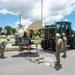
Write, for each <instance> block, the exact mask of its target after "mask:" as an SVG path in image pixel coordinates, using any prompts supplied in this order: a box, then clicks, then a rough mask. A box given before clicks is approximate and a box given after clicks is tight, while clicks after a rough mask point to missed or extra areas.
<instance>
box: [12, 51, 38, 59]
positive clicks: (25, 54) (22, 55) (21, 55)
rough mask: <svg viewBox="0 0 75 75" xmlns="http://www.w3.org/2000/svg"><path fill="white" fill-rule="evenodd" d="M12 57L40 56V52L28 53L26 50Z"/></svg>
mask: <svg viewBox="0 0 75 75" xmlns="http://www.w3.org/2000/svg"><path fill="white" fill-rule="evenodd" d="M11 57H14V58H17V57H39V54H37V53H32V52H29V53H28V54H27V53H26V52H24V53H19V54H17V55H13V56H11Z"/></svg>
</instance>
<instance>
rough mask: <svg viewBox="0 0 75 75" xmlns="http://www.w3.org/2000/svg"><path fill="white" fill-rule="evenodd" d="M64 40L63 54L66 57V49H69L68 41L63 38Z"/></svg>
mask: <svg viewBox="0 0 75 75" xmlns="http://www.w3.org/2000/svg"><path fill="white" fill-rule="evenodd" d="M62 40H63V53H64V55H63V56H66V49H67V42H68V39H67V38H66V37H65V36H63V38H62Z"/></svg>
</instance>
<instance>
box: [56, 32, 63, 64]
mask: <svg viewBox="0 0 75 75" xmlns="http://www.w3.org/2000/svg"><path fill="white" fill-rule="evenodd" d="M62 47H63V41H62V39H61V38H60V34H59V33H56V54H55V56H56V62H55V64H56V65H60V52H61V49H62Z"/></svg>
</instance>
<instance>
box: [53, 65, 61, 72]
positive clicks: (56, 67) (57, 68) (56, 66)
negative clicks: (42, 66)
mask: <svg viewBox="0 0 75 75" xmlns="http://www.w3.org/2000/svg"><path fill="white" fill-rule="evenodd" d="M54 68H55V69H56V70H57V71H59V70H60V69H61V68H62V65H61V64H60V65H55V66H54Z"/></svg>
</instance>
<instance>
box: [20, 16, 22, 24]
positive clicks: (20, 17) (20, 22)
mask: <svg viewBox="0 0 75 75" xmlns="http://www.w3.org/2000/svg"><path fill="white" fill-rule="evenodd" d="M21 16H22V15H20V25H21Z"/></svg>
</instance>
